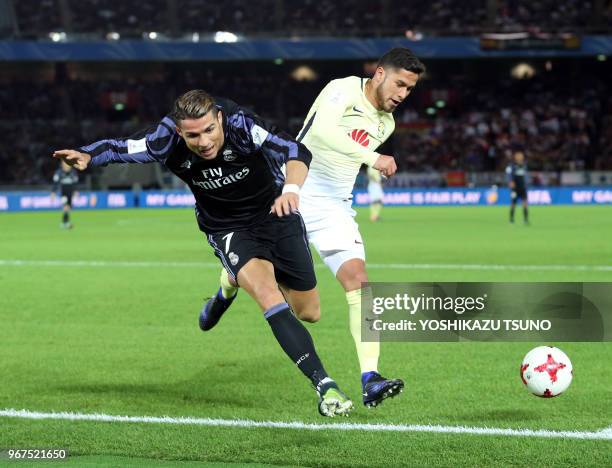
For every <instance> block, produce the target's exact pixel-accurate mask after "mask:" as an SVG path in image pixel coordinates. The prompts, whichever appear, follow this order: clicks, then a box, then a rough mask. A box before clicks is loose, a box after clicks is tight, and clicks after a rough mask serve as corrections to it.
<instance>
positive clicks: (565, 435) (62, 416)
mask: <svg viewBox="0 0 612 468" xmlns="http://www.w3.org/2000/svg"><path fill="white" fill-rule="evenodd" d="M0 417H8V418H20V419H36V420H41V419H55V420H66V421H94V422H121V423H147V424H185V425H196V426H213V427H240V428H260V427H263V428H274V429H307V430H312V431H325V430H328V431H329V430H334V431H364V432H425V433H438V434H472V435H489V436H509V437H543V438H562V439H590V440H612V428H606V429H602V430H600V431H593V432H584V431H549V430H546V429H505V428H496V427H469V426H440V425H423V424H358V423H339V424H338V423H336V424H313V423H303V422H300V421H292V422H283V421H253V420H249V419H213V418H190V417H178V418H172V417H169V416H117V415H111V414H95V413H94V414H84V413H70V412H60V413H42V412H37V411H29V410H25V409H22V410H15V409H4V410H0Z"/></svg>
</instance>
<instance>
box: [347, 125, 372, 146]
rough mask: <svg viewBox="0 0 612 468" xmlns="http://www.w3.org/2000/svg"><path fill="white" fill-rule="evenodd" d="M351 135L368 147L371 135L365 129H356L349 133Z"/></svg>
mask: <svg viewBox="0 0 612 468" xmlns="http://www.w3.org/2000/svg"><path fill="white" fill-rule="evenodd" d="M349 136H350V137H351V138H352V139H353V140H355V141H356V142H357V143H359V144H360V145H361V146H365V147H366V148H367V147H368V145H369V144H370V135H369V134H368V132H366V131H365V130H357V129H355V130H353V131H352V132H351V133H349Z"/></svg>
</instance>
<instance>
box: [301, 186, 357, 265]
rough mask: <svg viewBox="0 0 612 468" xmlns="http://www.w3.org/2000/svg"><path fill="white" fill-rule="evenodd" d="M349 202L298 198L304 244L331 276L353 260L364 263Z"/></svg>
mask: <svg viewBox="0 0 612 468" xmlns="http://www.w3.org/2000/svg"><path fill="white" fill-rule="evenodd" d="M351 204H352V200H341V199H334V198H327V197H300V213H301V215H302V218H303V219H304V224H306V232H307V234H308V240H309V241H310V243H311V244H312V245H313V246H314V248H315V249H316V250H317V252H318V253H319V255H320V256H321V258H322V259H323V262H325V264H326V265H327V266H328V267H329V269H330V270H331V271H332V273H333V274H334V276H335V275H336V273H338V270H339V269H340V267H341V266H342V264H343V263H344V262H346V261H348V260H351V259H353V258H358V259H361V260H364V261H365V250H364V248H363V240H362V238H361V234H360V233H359V225H358V224H357V223H356V222H355V219H354V218H355V215H356V214H357V213H356V212H355V210H353V208H352V207H351Z"/></svg>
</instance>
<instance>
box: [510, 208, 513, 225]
mask: <svg viewBox="0 0 612 468" xmlns="http://www.w3.org/2000/svg"><path fill="white" fill-rule="evenodd" d="M510 222H511V223H512V222H514V205H512V206H511V207H510Z"/></svg>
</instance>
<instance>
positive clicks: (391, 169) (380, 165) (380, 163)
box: [373, 154, 397, 177]
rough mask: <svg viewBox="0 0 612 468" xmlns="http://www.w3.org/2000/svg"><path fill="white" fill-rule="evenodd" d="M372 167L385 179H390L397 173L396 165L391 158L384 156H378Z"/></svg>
mask: <svg viewBox="0 0 612 468" xmlns="http://www.w3.org/2000/svg"><path fill="white" fill-rule="evenodd" d="M373 167H374V169H377V170H379V171H380V173H381V174H382V175H384V176H385V177H391V176H392V175H393V174H395V172H396V171H397V164H395V159H394V158H393V156H386V155H384V154H381V155H380V156H378V159H377V160H376V162H375V163H374V166H373Z"/></svg>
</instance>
